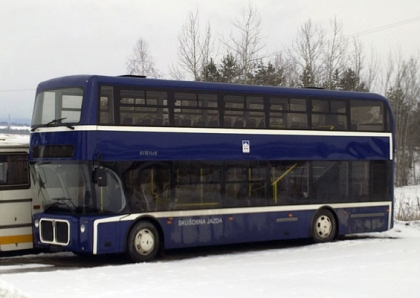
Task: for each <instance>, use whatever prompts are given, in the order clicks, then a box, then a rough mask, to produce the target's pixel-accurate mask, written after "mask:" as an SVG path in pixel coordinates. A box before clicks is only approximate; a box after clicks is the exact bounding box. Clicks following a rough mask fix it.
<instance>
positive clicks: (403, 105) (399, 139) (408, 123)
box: [385, 54, 420, 186]
mask: <svg viewBox="0 0 420 298" xmlns="http://www.w3.org/2000/svg"><path fill="white" fill-rule="evenodd" d="M385 86H386V95H387V97H388V100H389V101H390V103H391V105H392V108H393V112H394V118H395V135H396V152H397V154H396V170H395V183H396V185H397V186H404V185H407V184H408V183H409V175H410V168H411V167H412V162H413V158H414V154H413V152H414V150H415V147H416V144H415V143H414V141H415V140H416V138H415V136H416V135H417V133H418V127H417V125H418V121H416V117H415V115H416V114H417V113H418V111H417V108H418V104H419V98H420V73H419V58H413V57H411V58H410V59H409V60H407V61H405V60H404V59H403V58H402V56H401V54H399V55H398V56H396V58H393V57H391V56H390V58H389V60H388V69H387V73H386V82H385Z"/></svg>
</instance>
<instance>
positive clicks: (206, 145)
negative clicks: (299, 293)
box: [29, 75, 394, 262]
mask: <svg viewBox="0 0 420 298" xmlns="http://www.w3.org/2000/svg"><path fill="white" fill-rule="evenodd" d="M393 126H394V124H393V115H392V112H391V109H390V106H389V104H388V102H387V100H386V99H385V98H384V97H382V96H379V95H376V94H370V93H356V92H344V91H328V90H319V89H303V88H301V89H299V88H280V87H264V86H248V85H236V84H219V83H205V82H185V81H170V80H155V79H147V78H144V77H133V76H121V77H111V76H99V75H76V76H67V77H60V78H55V79H51V80H48V81H45V82H42V83H40V84H39V86H38V88H37V93H36V100H35V106H34V113H33V118H32V127H31V130H32V133H31V138H30V157H29V158H30V165H31V176H32V179H33V181H34V188H35V190H36V193H37V195H38V197H39V200H40V202H42V212H40V213H37V214H35V215H34V243H35V246H36V247H39V248H49V249H53V250H63V251H72V252H74V253H76V254H93V255H99V254H112V253H127V254H128V256H129V257H130V258H131V259H132V260H133V261H135V262H143V261H150V260H152V259H154V258H155V257H156V256H157V255H158V254H159V252H161V251H162V250H167V249H174V248H183V247H197V246H210V245H223V244H232V243H244V242H257V241H270V240H280V239H296V238H312V239H313V240H314V241H315V242H327V241H332V240H334V239H336V238H337V237H339V236H342V235H346V234H353V233H365V232H378V231H385V230H388V229H390V228H392V226H393V216H392V210H393V164H394V145H393V144H394V133H393V131H394V128H393Z"/></svg>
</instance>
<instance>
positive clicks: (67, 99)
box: [32, 88, 83, 125]
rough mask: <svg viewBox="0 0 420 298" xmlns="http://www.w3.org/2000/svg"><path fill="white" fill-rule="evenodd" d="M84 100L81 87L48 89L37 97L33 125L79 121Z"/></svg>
mask: <svg viewBox="0 0 420 298" xmlns="http://www.w3.org/2000/svg"><path fill="white" fill-rule="evenodd" d="M82 102H83V90H82V89H81V88H68V89H57V90H48V91H44V92H41V93H39V94H38V95H37V97H36V99H35V109H34V114H33V117H32V125H46V124H60V123H78V122H80V116H81V110H82Z"/></svg>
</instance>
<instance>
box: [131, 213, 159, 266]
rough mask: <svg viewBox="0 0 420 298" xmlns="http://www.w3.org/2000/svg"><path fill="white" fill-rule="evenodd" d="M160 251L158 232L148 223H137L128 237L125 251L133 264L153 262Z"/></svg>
mask: <svg viewBox="0 0 420 298" xmlns="http://www.w3.org/2000/svg"><path fill="white" fill-rule="evenodd" d="M159 250H160V239H159V232H158V230H157V228H156V226H155V225H154V224H152V223H151V222H148V221H141V222H138V223H137V224H136V225H135V226H134V227H133V228H132V229H131V231H130V234H129V236H128V243H127V251H128V255H129V257H130V258H131V259H132V260H133V261H134V262H148V261H151V260H153V259H154V258H155V257H156V255H157V254H158V252H159Z"/></svg>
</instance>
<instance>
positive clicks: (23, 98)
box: [0, 0, 420, 120]
mask: <svg viewBox="0 0 420 298" xmlns="http://www.w3.org/2000/svg"><path fill="white" fill-rule="evenodd" d="M250 3H252V4H253V5H254V6H255V8H256V9H257V11H258V12H259V14H260V16H261V21H262V23H261V28H262V34H263V35H264V36H265V37H266V45H267V47H266V50H267V51H270V52H275V51H277V50H280V49H281V48H282V47H285V46H288V45H290V44H291V42H292V40H293V39H294V38H296V36H297V34H296V32H297V30H298V28H299V26H300V25H301V24H303V23H304V22H306V21H308V20H309V19H311V20H312V21H313V23H314V24H316V25H319V26H323V27H324V28H325V29H328V26H329V22H330V21H331V20H332V19H334V18H335V17H337V20H339V21H340V22H342V24H343V29H344V34H345V35H346V36H350V35H353V34H357V33H366V32H367V31H368V30H370V29H378V30H375V32H373V33H370V34H362V35H360V40H361V41H362V43H363V45H364V46H365V47H366V48H370V47H374V48H375V50H376V51H377V52H379V53H380V54H382V55H384V56H386V55H388V53H389V52H390V51H394V52H396V51H401V52H402V53H403V54H404V55H406V56H407V57H409V56H411V55H418V54H419V52H420V37H419V32H420V1H419V0H399V1H396V0H316V1H315V0H293V1H292V0H255V1H250ZM246 4H247V2H246V1H240V0H210V1H209V0H203V1H199V0H176V1H175V0H114V1H110V0H96V1H94V0H67V1H66V0H63V1H57V0H37V1H34V0H27V1H22V0H13V1H10V0H0V118H7V116H8V115H9V114H10V116H11V118H12V120H13V118H18V117H27V118H30V117H31V115H32V108H33V100H34V94H35V89H36V86H37V84H38V83H39V82H41V81H44V80H47V79H50V78H53V77H57V76H63V75H71V74H104V75H121V74H125V72H126V60H127V57H128V56H129V55H130V53H131V51H132V49H133V47H134V44H135V42H136V41H137V40H138V39H139V38H142V39H144V40H145V41H146V42H147V43H148V44H149V47H150V52H151V54H152V55H153V58H154V61H155V63H156V65H157V68H158V69H159V70H160V71H161V72H162V73H164V74H165V78H169V74H168V72H169V71H168V66H169V65H170V64H173V63H174V62H175V60H176V55H177V47H178V41H177V36H178V35H179V33H180V31H181V28H182V26H183V25H184V24H185V22H186V20H187V16H188V13H189V12H195V11H196V10H198V12H199V19H200V22H201V23H202V25H203V27H204V25H205V24H206V23H207V22H209V23H210V24H211V26H212V29H213V35H214V36H215V37H218V36H228V35H229V32H230V31H231V30H232V29H233V27H232V25H231V24H232V21H233V20H234V19H235V16H236V17H239V16H240V15H241V11H242V9H243V8H244V7H245V6H246ZM397 24H400V25H397ZM388 25H390V26H388ZM385 26H388V27H385Z"/></svg>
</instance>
